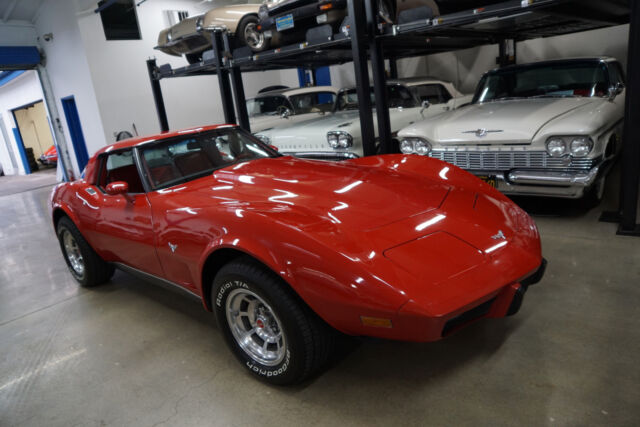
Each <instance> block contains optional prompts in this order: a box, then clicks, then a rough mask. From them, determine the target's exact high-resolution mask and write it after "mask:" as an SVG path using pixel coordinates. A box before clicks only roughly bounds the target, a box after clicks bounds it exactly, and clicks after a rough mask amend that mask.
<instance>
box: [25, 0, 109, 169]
mask: <svg viewBox="0 0 640 427" xmlns="http://www.w3.org/2000/svg"><path fill="white" fill-rule="evenodd" d="M94 6H95V2H94ZM76 12H77V9H76V3H75V2H74V1H73V0H57V1H45V2H44V3H43V4H42V7H41V9H40V11H39V15H38V18H37V19H36V22H35V29H36V33H37V35H38V36H40V40H39V44H40V48H41V49H42V51H43V52H44V56H45V66H46V70H47V73H48V75H49V80H50V81H51V86H52V89H53V92H54V95H55V98H56V99H55V101H56V106H57V109H58V111H59V113H60V117H59V119H60V123H59V126H61V129H62V133H63V134H64V136H65V141H66V146H67V148H68V149H69V152H70V154H71V162H72V164H73V169H74V171H75V175H76V176H79V174H80V172H81V171H80V170H79V168H78V164H77V161H76V156H75V153H74V152H73V145H72V143H71V139H70V137H69V127H68V126H67V123H66V119H65V117H64V114H63V113H62V111H63V109H62V102H61V99H62V98H64V97H67V96H70V95H73V96H74V97H75V101H76V104H77V106H78V113H79V115H80V123H81V126H82V132H83V134H84V139H85V141H86V144H87V150H88V152H89V155H91V154H93V153H94V152H95V151H96V150H98V149H99V148H101V147H103V146H104V145H105V144H106V138H105V135H104V130H103V126H102V120H101V117H100V111H99V109H98V101H97V99H96V96H95V94H94V84H93V81H92V79H91V73H90V72H89V64H88V62H87V57H86V55H85V50H84V45H83V44H82V39H81V36H80V28H79V26H78V18H77V15H76ZM47 33H52V34H53V40H51V41H49V42H46V41H44V40H43V39H42V35H43V34H47ZM56 125H58V124H56Z"/></svg>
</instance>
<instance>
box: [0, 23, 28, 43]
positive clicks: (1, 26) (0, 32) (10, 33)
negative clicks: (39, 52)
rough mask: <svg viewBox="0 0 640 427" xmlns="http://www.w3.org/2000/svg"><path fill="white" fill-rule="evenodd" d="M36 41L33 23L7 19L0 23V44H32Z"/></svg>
mask: <svg viewBox="0 0 640 427" xmlns="http://www.w3.org/2000/svg"><path fill="white" fill-rule="evenodd" d="M35 43H36V30H35V28H33V25H31V24H29V23H26V22H20V21H8V22H2V23H0V45H1V46H33V45H34V44H35Z"/></svg>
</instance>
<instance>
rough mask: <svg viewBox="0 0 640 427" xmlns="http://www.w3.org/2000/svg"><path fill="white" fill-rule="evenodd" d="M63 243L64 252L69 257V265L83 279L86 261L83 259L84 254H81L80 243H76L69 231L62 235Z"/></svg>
mask: <svg viewBox="0 0 640 427" xmlns="http://www.w3.org/2000/svg"><path fill="white" fill-rule="evenodd" d="M62 243H63V244H64V252H65V254H66V255H67V260H68V261H69V265H71V268H72V269H73V271H74V272H75V273H76V274H77V275H78V276H81V277H82V275H84V259H83V258H82V253H80V247H78V242H76V239H74V238H73V235H72V234H71V233H70V232H69V230H64V232H63V233H62Z"/></svg>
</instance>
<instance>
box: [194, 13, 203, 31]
mask: <svg viewBox="0 0 640 427" xmlns="http://www.w3.org/2000/svg"><path fill="white" fill-rule="evenodd" d="M203 24H204V16H199V17H198V19H196V31H198V32H200V31H202V30H203V28H204V27H203Z"/></svg>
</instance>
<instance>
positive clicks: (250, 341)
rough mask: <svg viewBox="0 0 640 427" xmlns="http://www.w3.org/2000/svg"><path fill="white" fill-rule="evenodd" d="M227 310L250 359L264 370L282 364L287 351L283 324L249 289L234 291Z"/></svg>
mask: <svg viewBox="0 0 640 427" xmlns="http://www.w3.org/2000/svg"><path fill="white" fill-rule="evenodd" d="M225 310H226V315H227V322H228V324H229V328H230V329H231V334H232V335H233V338H234V339H235V341H236V343H237V344H238V345H239V346H240V348H242V350H243V351H244V352H245V353H246V354H247V355H248V356H249V357H251V358H252V359H253V360H254V361H256V362H258V363H261V364H262V365H265V366H275V365H277V364H279V363H280V362H282V360H283V359H284V357H285V354H286V350H287V340H286V338H285V335H284V331H283V330H282V324H281V322H280V320H279V319H278V317H277V316H276V315H275V313H274V312H273V310H272V309H271V307H269V305H268V304H267V303H266V302H265V301H264V300H263V299H262V298H261V297H259V296H258V295H256V294H255V293H253V292H251V291H250V290H248V289H234V290H233V291H231V293H230V294H229V296H228V297H227V301H226V304H225Z"/></svg>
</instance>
